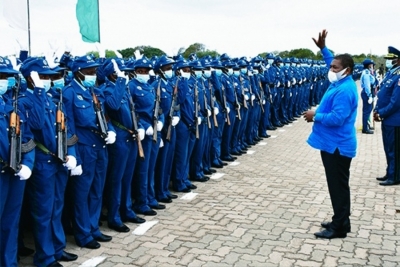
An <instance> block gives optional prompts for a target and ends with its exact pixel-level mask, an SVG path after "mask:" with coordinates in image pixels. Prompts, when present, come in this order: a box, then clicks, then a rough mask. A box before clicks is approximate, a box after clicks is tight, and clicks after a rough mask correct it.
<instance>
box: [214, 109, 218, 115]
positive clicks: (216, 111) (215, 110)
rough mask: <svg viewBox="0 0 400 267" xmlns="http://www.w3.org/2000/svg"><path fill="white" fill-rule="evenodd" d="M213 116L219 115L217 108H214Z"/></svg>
mask: <svg viewBox="0 0 400 267" xmlns="http://www.w3.org/2000/svg"><path fill="white" fill-rule="evenodd" d="M214 114H215V116H217V115H218V114H219V109H218V108H217V107H214Z"/></svg>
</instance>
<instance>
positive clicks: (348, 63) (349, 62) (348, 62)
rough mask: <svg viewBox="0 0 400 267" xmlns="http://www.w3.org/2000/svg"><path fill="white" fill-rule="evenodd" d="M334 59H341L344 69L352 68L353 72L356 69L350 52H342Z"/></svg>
mask: <svg viewBox="0 0 400 267" xmlns="http://www.w3.org/2000/svg"><path fill="white" fill-rule="evenodd" d="M334 59H337V60H340V62H341V63H342V67H343V69H345V68H350V70H351V72H353V70H354V60H353V58H352V57H351V56H350V55H349V54H341V55H337V56H335V57H334Z"/></svg>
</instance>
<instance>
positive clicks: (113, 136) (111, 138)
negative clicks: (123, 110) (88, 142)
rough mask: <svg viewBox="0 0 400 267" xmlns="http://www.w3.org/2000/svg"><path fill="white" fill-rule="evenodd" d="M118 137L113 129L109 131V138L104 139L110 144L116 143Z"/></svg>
mask: <svg viewBox="0 0 400 267" xmlns="http://www.w3.org/2000/svg"><path fill="white" fill-rule="evenodd" d="M116 138H117V134H116V133H114V132H113V131H108V132H107V138H106V139H104V141H106V144H107V145H110V144H114V143H115V140H116Z"/></svg>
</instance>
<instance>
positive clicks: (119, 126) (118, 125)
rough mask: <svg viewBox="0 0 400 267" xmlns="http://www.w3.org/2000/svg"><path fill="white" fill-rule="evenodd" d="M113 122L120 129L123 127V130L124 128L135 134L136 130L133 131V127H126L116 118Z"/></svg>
mask: <svg viewBox="0 0 400 267" xmlns="http://www.w3.org/2000/svg"><path fill="white" fill-rule="evenodd" d="M111 123H112V124H113V125H115V126H117V127H118V128H120V129H122V130H124V131H127V132H129V133H130V134H135V132H134V131H132V130H131V129H128V128H126V127H125V126H124V125H122V124H121V123H119V122H118V121H116V120H111Z"/></svg>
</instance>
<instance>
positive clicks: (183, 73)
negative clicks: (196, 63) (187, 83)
mask: <svg viewBox="0 0 400 267" xmlns="http://www.w3.org/2000/svg"><path fill="white" fill-rule="evenodd" d="M182 77H183V78H186V79H190V72H184V71H182Z"/></svg>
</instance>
